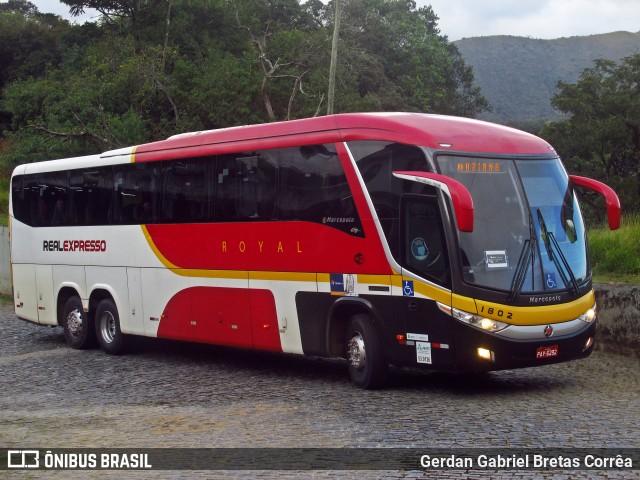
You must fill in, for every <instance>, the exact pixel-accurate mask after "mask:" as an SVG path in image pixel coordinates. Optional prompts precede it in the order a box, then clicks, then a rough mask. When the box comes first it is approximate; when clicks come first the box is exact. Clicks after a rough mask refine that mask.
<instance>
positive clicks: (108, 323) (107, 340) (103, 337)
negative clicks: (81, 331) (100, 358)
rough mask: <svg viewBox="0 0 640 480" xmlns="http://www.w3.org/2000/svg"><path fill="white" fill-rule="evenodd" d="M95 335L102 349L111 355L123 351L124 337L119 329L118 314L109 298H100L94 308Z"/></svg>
mask: <svg viewBox="0 0 640 480" xmlns="http://www.w3.org/2000/svg"><path fill="white" fill-rule="evenodd" d="M96 336H97V337H98V343H99V344H100V347H101V348H102V350H104V351H105V352H106V353H109V354H111V355H120V354H122V353H124V352H125V337H124V335H123V334H122V330H120V316H119V315H118V309H117V308H116V305H115V303H113V300H111V299H110V298H106V299H104V300H102V301H101V302H100V303H99V304H98V308H97V309H96Z"/></svg>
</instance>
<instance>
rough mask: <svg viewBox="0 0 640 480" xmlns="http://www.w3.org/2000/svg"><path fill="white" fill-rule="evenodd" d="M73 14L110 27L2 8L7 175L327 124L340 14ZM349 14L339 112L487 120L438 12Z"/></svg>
mask: <svg viewBox="0 0 640 480" xmlns="http://www.w3.org/2000/svg"><path fill="white" fill-rule="evenodd" d="M63 2H64V3H65V4H67V5H68V6H69V8H70V11H71V12H73V13H81V12H82V11H83V10H84V9H86V8H95V9H97V10H98V11H99V12H100V13H101V16H100V19H99V21H98V22H97V23H88V24H84V25H75V24H70V23H69V22H67V21H65V20H62V19H61V18H59V17H57V16H55V15H50V14H47V15H44V14H41V13H39V12H38V11H37V9H36V8H35V6H34V5H33V4H31V3H29V2H28V1H27V0H10V1H9V2H8V3H3V4H0V67H1V68H0V95H1V97H0V142H2V143H0V155H2V156H3V161H4V166H5V168H8V167H11V166H12V165H15V164H17V163H21V162H31V161H39V160H44V159H50V158H57V157H65V156H72V155H82V154H87V153H94V152H99V151H104V150H108V149H112V148H118V147H121V146H125V145H132V144H137V143H143V142H147V141H151V140H157V139H161V138H165V137H167V136H169V135H172V134H175V133H178V132H184V131H192V130H201V129H212V128H220V127H227V126H232V125H241V124H248V123H260V122H267V121H276V120H286V119H293V118H302V117H308V116H313V115H319V114H324V112H326V108H327V107H326V93H325V92H326V91H327V82H328V78H327V77H328V73H329V57H330V55H329V54H330V48H331V36H332V33H333V17H334V8H335V6H334V5H333V3H332V2H329V3H328V4H324V3H322V2H320V1H319V0H308V1H307V2H305V3H301V2H300V1H299V0H63ZM341 3H342V6H343V9H342V15H341V30H340V44H339V56H338V58H339V65H338V69H337V87H336V100H335V105H334V111H335V112H337V113H339V112H347V111H380V110H382V111H389V110H408V111H421V112H433V113H448V114H458V115H465V116H474V115H476V114H477V113H478V112H480V111H482V110H484V109H486V108H487V107H488V105H487V102H486V100H485V99H484V98H483V97H482V96H481V95H480V92H479V90H478V89H477V88H474V87H473V85H472V83H473V74H472V71H471V68H470V67H468V66H467V65H465V63H464V61H463V59H462V57H461V55H460V53H459V51H458V50H457V48H456V47H455V46H454V45H453V44H451V43H450V42H448V40H447V38H446V37H445V36H442V35H440V32H439V30H438V28H437V20H438V18H437V16H436V15H435V14H434V12H433V10H432V9H431V7H422V8H417V7H416V4H415V2H413V1H411V0H342V2H341ZM5 174H6V173H5Z"/></svg>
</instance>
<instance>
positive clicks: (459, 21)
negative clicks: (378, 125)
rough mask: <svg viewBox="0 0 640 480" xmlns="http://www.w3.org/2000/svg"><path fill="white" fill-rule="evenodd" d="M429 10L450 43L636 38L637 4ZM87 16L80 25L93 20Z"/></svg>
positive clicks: (445, 2) (547, 2)
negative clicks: (612, 35)
mask: <svg viewBox="0 0 640 480" xmlns="http://www.w3.org/2000/svg"><path fill="white" fill-rule="evenodd" d="M30 1H31V2H32V3H34V4H35V5H36V6H37V7H38V10H40V11H41V12H43V13H55V14H57V15H60V16H62V17H64V18H67V19H69V20H71V21H78V19H72V17H71V16H70V15H69V13H68V12H69V9H68V7H67V6H66V5H64V4H63V3H60V2H59V1H58V0H30ZM416 3H417V4H418V5H419V6H422V5H425V4H429V5H431V6H432V7H433V10H434V12H435V13H436V15H438V17H439V18H440V20H439V21H438V26H439V28H440V33H442V34H443V35H447V37H448V38H449V40H450V41H455V40H460V39H461V38H468V37H482V36H488V35H517V36H521V37H532V38H545V39H551V38H561V37H572V36H577V35H579V36H582V35H594V34H598V33H609V32H616V31H620V30H623V31H628V32H640V0H417V1H416ZM95 16H96V13H95V12H94V13H91V12H89V13H87V14H85V15H84V16H83V17H82V20H83V21H85V20H91V19H92V17H93V18H95Z"/></svg>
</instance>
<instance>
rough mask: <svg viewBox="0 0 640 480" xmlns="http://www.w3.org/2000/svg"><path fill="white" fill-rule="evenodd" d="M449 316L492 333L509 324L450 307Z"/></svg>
mask: <svg viewBox="0 0 640 480" xmlns="http://www.w3.org/2000/svg"><path fill="white" fill-rule="evenodd" d="M451 316H452V317H453V318H455V319H456V320H460V321H461V322H463V323H467V324H469V325H471V326H472V327H476V328H479V329H480V330H485V331H487V332H492V333H495V332H499V331H500V330H503V329H505V328H507V327H508V326H509V324H508V323H504V322H500V321H498V320H492V319H490V318H485V317H481V316H480V315H475V314H473V313H469V312H465V311H464V310H458V309H457V308H452V309H451Z"/></svg>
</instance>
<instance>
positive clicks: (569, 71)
mask: <svg viewBox="0 0 640 480" xmlns="http://www.w3.org/2000/svg"><path fill="white" fill-rule="evenodd" d="M453 43H454V44H455V45H456V46H457V47H458V49H459V50H460V52H461V53H462V55H463V57H464V59H465V62H466V63H467V64H468V65H471V66H473V71H474V76H475V83H476V84H477V85H478V86H479V87H480V88H481V89H482V94H483V95H484V96H485V97H486V98H487V100H489V102H490V103H491V105H492V107H493V112H487V113H484V114H482V115H481V118H483V119H486V120H491V121H495V122H499V123H508V124H526V123H530V124H535V123H541V122H543V121H544V120H557V119H561V118H562V116H561V114H560V113H559V112H557V111H555V110H554V109H553V107H552V106H551V103H550V100H551V97H552V95H553V94H554V93H555V92H556V91H557V89H556V83H557V82H558V80H564V81H566V82H571V83H573V82H575V81H576V80H577V79H578V77H579V75H580V73H581V72H582V71H583V70H584V69H585V68H588V67H591V66H592V65H593V60H594V59H596V58H607V59H610V60H616V61H617V60H619V59H620V58H622V57H626V56H629V55H634V54H636V53H638V52H640V32H639V33H629V32H614V33H607V34H602V35H590V36H586V37H569V38H559V39H556V40H540V39H534V38H528V37H513V36H491V37H474V38H464V39H462V40H458V41H456V42H453Z"/></svg>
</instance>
